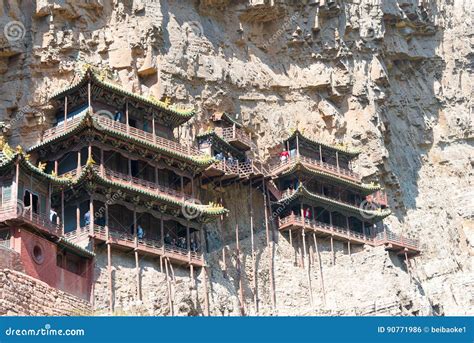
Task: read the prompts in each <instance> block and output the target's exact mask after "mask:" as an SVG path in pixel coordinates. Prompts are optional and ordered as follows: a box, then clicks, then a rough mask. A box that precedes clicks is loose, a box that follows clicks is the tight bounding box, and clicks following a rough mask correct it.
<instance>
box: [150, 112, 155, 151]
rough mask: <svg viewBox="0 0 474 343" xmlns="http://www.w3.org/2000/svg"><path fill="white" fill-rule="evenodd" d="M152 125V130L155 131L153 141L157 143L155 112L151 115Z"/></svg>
mask: <svg viewBox="0 0 474 343" xmlns="http://www.w3.org/2000/svg"><path fill="white" fill-rule="evenodd" d="M151 127H152V132H153V143H155V144H156V127H155V114H153V115H152V116H151Z"/></svg>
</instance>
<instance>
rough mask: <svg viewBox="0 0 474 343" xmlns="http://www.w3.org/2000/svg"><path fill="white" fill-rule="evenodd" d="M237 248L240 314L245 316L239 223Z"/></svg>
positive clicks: (236, 230)
mask: <svg viewBox="0 0 474 343" xmlns="http://www.w3.org/2000/svg"><path fill="white" fill-rule="evenodd" d="M235 248H236V249H235V250H236V258H237V266H236V267H237V268H236V269H237V274H238V275H239V302H240V314H241V315H242V316H245V304H244V286H243V282H242V265H241V263H240V242H239V224H235Z"/></svg>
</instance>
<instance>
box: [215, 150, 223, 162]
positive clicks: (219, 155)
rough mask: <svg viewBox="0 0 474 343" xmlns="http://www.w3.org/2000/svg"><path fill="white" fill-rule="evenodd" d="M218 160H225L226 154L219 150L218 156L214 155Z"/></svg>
mask: <svg viewBox="0 0 474 343" xmlns="http://www.w3.org/2000/svg"><path fill="white" fill-rule="evenodd" d="M214 157H215V158H216V160H218V161H223V160H224V154H223V153H222V152H218V153H217V154H216V156H214Z"/></svg>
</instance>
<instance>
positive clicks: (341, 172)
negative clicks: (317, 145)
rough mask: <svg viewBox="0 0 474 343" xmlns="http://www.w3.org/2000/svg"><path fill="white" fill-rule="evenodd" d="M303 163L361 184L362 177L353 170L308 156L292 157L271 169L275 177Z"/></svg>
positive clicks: (310, 167)
mask: <svg viewBox="0 0 474 343" xmlns="http://www.w3.org/2000/svg"><path fill="white" fill-rule="evenodd" d="M298 162H300V163H302V164H303V165H304V166H306V167H307V168H309V169H317V170H320V171H322V172H325V173H330V174H333V175H335V176H337V177H341V178H345V179H348V180H350V181H353V182H361V177H360V175H359V174H357V173H354V172H353V171H352V170H349V169H345V168H338V167H337V166H335V165H333V164H329V163H326V162H322V161H318V160H316V159H313V158H310V157H306V156H299V157H290V158H288V159H286V160H285V161H280V162H278V163H276V164H274V165H273V166H272V168H271V174H272V175H273V176H278V175H279V174H280V173H282V172H284V171H286V170H287V169H290V168H291V167H293V165H295V164H296V163H298Z"/></svg>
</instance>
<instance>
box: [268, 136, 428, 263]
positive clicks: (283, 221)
mask: <svg viewBox="0 0 474 343" xmlns="http://www.w3.org/2000/svg"><path fill="white" fill-rule="evenodd" d="M283 146H284V148H283V149H282V153H281V154H280V160H279V161H278V162H277V163H275V164H274V166H273V168H272V170H271V175H272V177H273V179H274V182H275V183H276V186H277V187H278V189H279V192H273V194H274V197H275V202H274V204H273V208H274V213H277V214H278V226H279V229H280V231H283V232H285V231H288V232H289V235H290V239H291V238H292V237H291V235H292V233H293V232H301V233H302V235H303V236H304V235H305V234H307V233H314V234H315V236H319V237H327V238H329V239H330V241H331V247H332V249H333V240H339V241H344V242H347V243H348V249H349V251H350V244H371V245H379V244H385V245H386V247H387V249H390V250H394V251H396V252H397V253H403V254H407V255H408V256H410V255H415V254H418V253H419V250H418V247H417V243H416V242H415V241H413V240H410V239H407V238H404V237H402V236H398V235H394V234H393V233H391V232H390V233H388V232H387V230H386V229H383V228H384V226H383V224H382V219H383V218H385V217H386V216H388V215H390V210H389V209H388V208H387V201H386V197H385V196H384V195H383V193H382V192H381V189H380V186H379V185H376V184H374V183H371V184H366V183H363V182H362V181H361V177H360V176H359V175H358V174H356V173H355V172H353V171H352V167H351V166H352V161H353V159H354V158H355V157H357V155H358V152H357V151H355V150H351V149H348V148H347V147H344V146H330V145H328V144H324V143H322V142H318V141H315V140H312V139H310V138H308V137H306V136H305V135H304V134H303V133H302V132H300V131H298V130H296V131H294V132H293V134H292V135H291V136H290V137H289V138H288V139H287V140H285V141H284V142H283ZM374 193H375V194H374Z"/></svg>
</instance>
